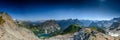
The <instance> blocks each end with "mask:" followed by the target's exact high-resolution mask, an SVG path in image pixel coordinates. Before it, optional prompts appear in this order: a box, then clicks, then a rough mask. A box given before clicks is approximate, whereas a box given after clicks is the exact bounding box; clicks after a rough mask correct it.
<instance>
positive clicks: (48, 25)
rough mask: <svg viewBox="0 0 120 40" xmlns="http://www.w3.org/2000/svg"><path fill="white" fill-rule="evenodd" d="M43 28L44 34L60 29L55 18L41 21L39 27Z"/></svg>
mask: <svg viewBox="0 0 120 40" xmlns="http://www.w3.org/2000/svg"><path fill="white" fill-rule="evenodd" d="M39 28H42V30H44V33H45V34H49V33H52V32H55V31H58V30H60V26H59V25H58V24H57V23H56V21H55V20H48V21H45V22H43V23H42V25H41V27H39Z"/></svg>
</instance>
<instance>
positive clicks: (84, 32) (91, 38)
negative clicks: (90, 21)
mask: <svg viewBox="0 0 120 40" xmlns="http://www.w3.org/2000/svg"><path fill="white" fill-rule="evenodd" d="M74 40H120V38H117V37H113V36H110V35H108V34H104V33H101V32H97V31H94V30H91V29H90V28H85V29H81V30H80V31H79V32H77V33H76V35H75V36H74Z"/></svg>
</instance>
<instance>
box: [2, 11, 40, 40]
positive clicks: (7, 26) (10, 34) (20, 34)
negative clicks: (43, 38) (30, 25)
mask: <svg viewBox="0 0 120 40" xmlns="http://www.w3.org/2000/svg"><path fill="white" fill-rule="evenodd" d="M0 23H1V24H0V40H38V38H37V37H36V36H35V35H34V34H33V33H32V32H31V31H30V30H28V29H26V28H22V27H18V26H17V24H16V23H15V22H14V20H13V19H12V18H11V17H10V16H9V15H8V14H7V13H6V12H0Z"/></svg>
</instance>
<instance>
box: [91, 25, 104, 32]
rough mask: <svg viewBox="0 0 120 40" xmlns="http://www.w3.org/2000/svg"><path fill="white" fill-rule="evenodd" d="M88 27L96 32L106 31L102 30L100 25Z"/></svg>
mask: <svg viewBox="0 0 120 40" xmlns="http://www.w3.org/2000/svg"><path fill="white" fill-rule="evenodd" d="M90 28H91V29H92V30H94V31H98V32H102V33H106V32H105V30H103V29H102V28H100V27H95V26H91V27H90Z"/></svg>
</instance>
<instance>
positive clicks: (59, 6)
mask: <svg viewBox="0 0 120 40" xmlns="http://www.w3.org/2000/svg"><path fill="white" fill-rule="evenodd" d="M0 11H5V12H8V14H9V15H10V16H12V17H13V18H14V19H18V20H49V19H56V20H61V19H69V18H72V19H86V20H87V19H89V20H109V19H112V18H114V17H120V1H119V0H69V1H68V0H58V1H56V0H44V1H43V0H40V1H38V0H19V1H15V0H5V1H0Z"/></svg>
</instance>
